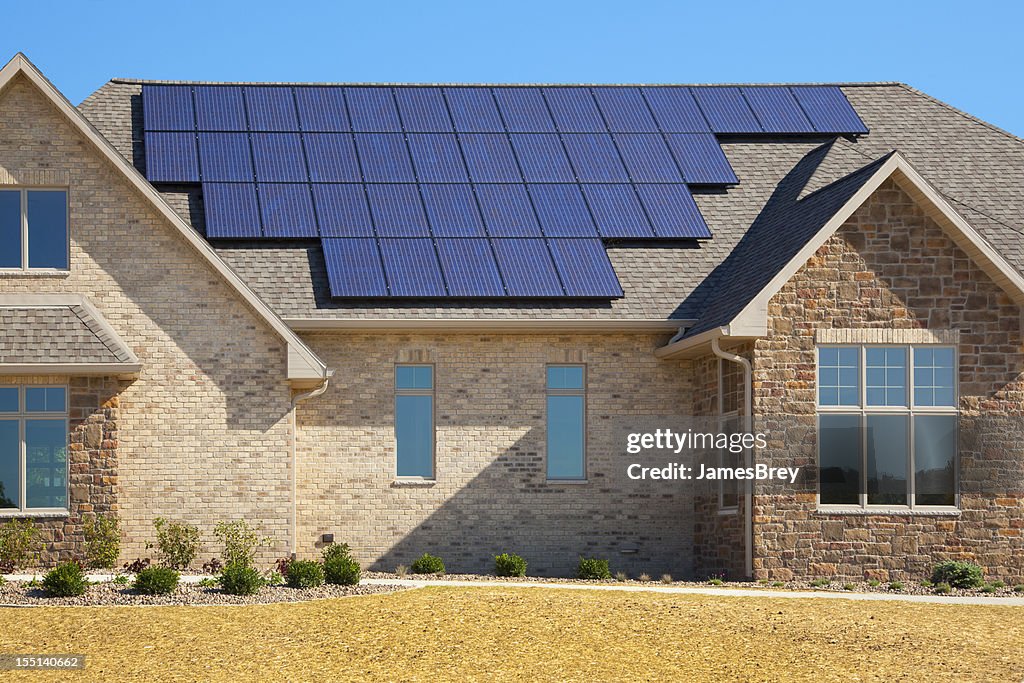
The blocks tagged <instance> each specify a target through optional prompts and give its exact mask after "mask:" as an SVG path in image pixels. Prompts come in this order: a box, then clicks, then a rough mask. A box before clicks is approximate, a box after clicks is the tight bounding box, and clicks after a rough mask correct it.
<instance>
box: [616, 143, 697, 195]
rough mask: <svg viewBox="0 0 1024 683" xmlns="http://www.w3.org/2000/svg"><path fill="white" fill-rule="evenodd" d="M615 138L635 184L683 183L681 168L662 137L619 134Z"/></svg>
mask: <svg viewBox="0 0 1024 683" xmlns="http://www.w3.org/2000/svg"><path fill="white" fill-rule="evenodd" d="M613 137H614V139H615V145H616V146H617V147H618V148H619V153H620V154H621V155H622V160H623V161H624V162H625V163H626V170H627V171H629V175H630V177H631V178H632V179H633V180H634V181H635V182H638V183H681V182H683V176H682V175H680V173H679V168H678V166H676V162H675V160H673V158H672V154H671V153H670V152H669V150H668V147H667V146H666V145H665V140H664V138H662V137H661V135H659V134H654V135H651V134H649V133H646V134H645V133H617V134H615V135H614V136H613Z"/></svg>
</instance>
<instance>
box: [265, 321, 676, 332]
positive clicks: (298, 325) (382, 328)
mask: <svg viewBox="0 0 1024 683" xmlns="http://www.w3.org/2000/svg"><path fill="white" fill-rule="evenodd" d="M284 322H285V323H286V324H287V325H288V326H289V327H291V328H292V329H293V330H295V331H301V332H316V331H323V332H327V331H338V332H360V331H369V332H388V331H395V332H409V331H416V330H423V331H446V332H674V331H676V330H677V329H679V326H680V325H682V326H683V327H689V326H692V325H693V324H694V323H695V322H696V321H694V320H680V319H676V320H666V319H650V318H647V319H633V320H629V319H620V320H609V319H601V318H565V319H562V320H559V319H557V318H544V319H536V318H534V319H530V318H492V319H486V318H448V319H445V318H418V319H417V318H412V319H409V318H344V319H338V318H284Z"/></svg>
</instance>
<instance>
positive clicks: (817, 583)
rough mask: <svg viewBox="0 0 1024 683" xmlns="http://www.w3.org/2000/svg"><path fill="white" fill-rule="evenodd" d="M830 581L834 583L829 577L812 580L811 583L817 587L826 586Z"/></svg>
mask: <svg viewBox="0 0 1024 683" xmlns="http://www.w3.org/2000/svg"><path fill="white" fill-rule="evenodd" d="M830 583H832V582H831V581H829V580H828V579H815V580H814V581H811V585H812V586H814V587H815V588H824V587H825V586H827V585H829V584H830Z"/></svg>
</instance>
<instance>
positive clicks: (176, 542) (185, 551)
mask: <svg viewBox="0 0 1024 683" xmlns="http://www.w3.org/2000/svg"><path fill="white" fill-rule="evenodd" d="M153 526H154V527H156V544H155V545H154V544H152V543H147V544H146V547H147V548H153V547H155V548H156V549H157V552H158V553H159V555H160V563H161V564H162V565H163V566H165V567H170V568H171V569H188V567H189V565H190V564H192V562H193V560H195V559H196V555H198V554H199V550H200V543H199V528H198V527H195V526H193V525H191V524H184V523H182V522H168V521H167V520H166V519H164V518H163V517H157V518H156V519H154V520H153Z"/></svg>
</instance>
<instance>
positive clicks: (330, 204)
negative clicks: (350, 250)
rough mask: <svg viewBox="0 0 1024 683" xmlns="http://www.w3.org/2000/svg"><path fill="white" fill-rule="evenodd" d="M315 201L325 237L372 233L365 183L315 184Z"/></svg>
mask: <svg viewBox="0 0 1024 683" xmlns="http://www.w3.org/2000/svg"><path fill="white" fill-rule="evenodd" d="M313 205H314V206H315V207H316V217H317V221H318V223H319V224H320V234H321V235H323V236H324V237H373V235H374V233H373V221H371V220H370V209H369V207H368V206H367V203H366V191H365V190H364V189H363V186H362V185H313Z"/></svg>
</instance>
